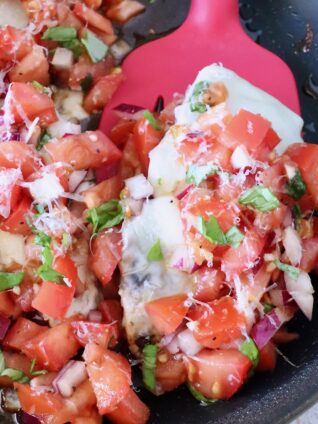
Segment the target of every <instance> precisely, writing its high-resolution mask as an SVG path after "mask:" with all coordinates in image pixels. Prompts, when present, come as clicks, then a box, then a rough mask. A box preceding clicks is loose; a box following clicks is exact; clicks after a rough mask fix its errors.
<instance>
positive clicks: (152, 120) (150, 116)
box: [144, 110, 161, 131]
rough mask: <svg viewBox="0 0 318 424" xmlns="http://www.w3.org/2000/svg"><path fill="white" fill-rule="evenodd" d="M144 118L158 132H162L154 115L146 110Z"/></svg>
mask: <svg viewBox="0 0 318 424" xmlns="http://www.w3.org/2000/svg"><path fill="white" fill-rule="evenodd" d="M144 118H146V119H147V121H148V122H149V124H150V125H151V126H152V128H154V129H155V130H156V131H160V129H161V128H160V125H159V124H158V122H157V120H156V118H155V117H154V116H153V114H152V113H151V112H150V111H149V110H145V112H144Z"/></svg>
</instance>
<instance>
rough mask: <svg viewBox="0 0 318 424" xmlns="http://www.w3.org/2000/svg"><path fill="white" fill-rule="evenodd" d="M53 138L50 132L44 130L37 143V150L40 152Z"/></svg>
mask: <svg viewBox="0 0 318 424" xmlns="http://www.w3.org/2000/svg"><path fill="white" fill-rule="evenodd" d="M51 138H52V137H51V136H50V134H49V133H48V132H47V131H46V130H44V131H43V132H42V134H41V137H40V138H39V141H38V142H37V144H36V150H37V151H38V152H39V151H40V150H41V149H42V147H43V146H44V145H45V144H47V143H48V142H49V141H50V140H51Z"/></svg>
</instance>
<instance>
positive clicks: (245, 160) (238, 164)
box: [231, 146, 253, 169]
mask: <svg viewBox="0 0 318 424" xmlns="http://www.w3.org/2000/svg"><path fill="white" fill-rule="evenodd" d="M231 165H232V166H233V168H234V169H242V168H246V167H248V166H253V159H252V158H251V156H250V155H249V154H248V152H247V150H246V148H245V147H244V146H238V147H236V149H235V150H234V152H233V153H232V156H231Z"/></svg>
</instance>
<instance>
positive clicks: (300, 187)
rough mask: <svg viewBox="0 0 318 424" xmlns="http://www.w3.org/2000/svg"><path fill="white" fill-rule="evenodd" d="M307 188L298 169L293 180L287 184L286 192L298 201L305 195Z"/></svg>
mask: <svg viewBox="0 0 318 424" xmlns="http://www.w3.org/2000/svg"><path fill="white" fill-rule="evenodd" d="M306 188H307V186H306V184H305V182H304V180H303V179H302V177H301V174H300V172H299V170H298V169H297V171H296V173H295V175H294V176H293V178H292V179H291V180H289V181H288V183H287V184H286V192H287V194H288V195H289V196H291V197H292V198H293V199H295V200H298V199H300V198H301V197H302V196H303V195H304V194H305V192H306Z"/></svg>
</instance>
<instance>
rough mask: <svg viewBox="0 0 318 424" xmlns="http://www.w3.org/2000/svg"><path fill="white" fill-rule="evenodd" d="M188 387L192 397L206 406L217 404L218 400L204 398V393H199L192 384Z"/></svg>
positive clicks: (188, 384)
mask: <svg viewBox="0 0 318 424" xmlns="http://www.w3.org/2000/svg"><path fill="white" fill-rule="evenodd" d="M187 387H188V389H189V392H190V393H191V395H192V396H193V397H194V398H195V399H196V400H198V401H199V402H202V403H205V404H206V405H210V404H212V403H215V402H217V400H216V399H208V398H206V397H205V396H203V394H202V393H200V392H198V391H197V390H196V389H195V388H194V387H193V386H192V384H191V383H190V382H188V383H187Z"/></svg>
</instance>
